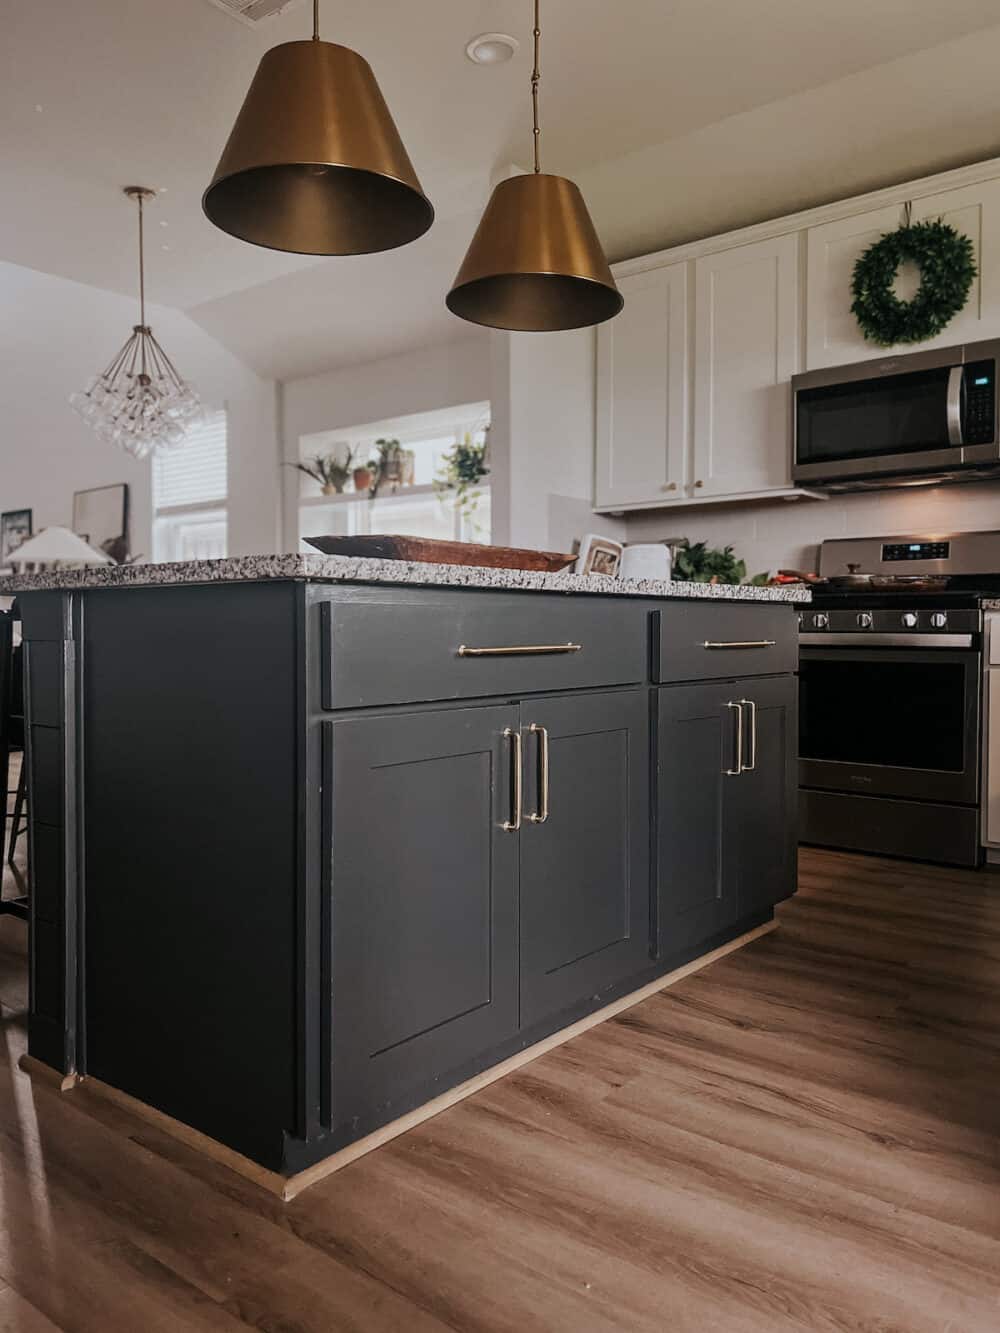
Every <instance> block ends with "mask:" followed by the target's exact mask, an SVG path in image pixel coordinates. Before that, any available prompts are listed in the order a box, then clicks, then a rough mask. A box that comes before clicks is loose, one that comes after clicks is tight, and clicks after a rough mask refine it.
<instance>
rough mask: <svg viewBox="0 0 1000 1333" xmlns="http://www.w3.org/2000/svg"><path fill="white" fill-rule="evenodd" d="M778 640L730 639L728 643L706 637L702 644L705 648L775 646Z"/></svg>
mask: <svg viewBox="0 0 1000 1333" xmlns="http://www.w3.org/2000/svg"><path fill="white" fill-rule="evenodd" d="M776 642H777V640H775V639H730V640H729V641H728V642H726V643H717V642H716V641H715V640H714V639H706V640H705V642H704V643H703V644H702V645H701V646H702V647H703V648H773V647H774V645H775V643H776Z"/></svg>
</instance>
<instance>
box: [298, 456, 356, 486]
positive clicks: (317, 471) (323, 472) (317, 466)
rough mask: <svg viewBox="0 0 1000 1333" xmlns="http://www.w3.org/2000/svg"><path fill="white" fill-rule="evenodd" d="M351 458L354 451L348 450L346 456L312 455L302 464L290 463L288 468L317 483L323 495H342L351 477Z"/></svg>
mask: <svg viewBox="0 0 1000 1333" xmlns="http://www.w3.org/2000/svg"><path fill="white" fill-rule="evenodd" d="M353 457H354V450H353V449H348V451H347V453H346V454H314V455H313V457H312V458H307V459H306V461H305V462H304V463H290V464H289V466H290V467H293V468H295V470H296V471H297V472H304V473H305V475H306V476H307V477H312V479H313V481H318V482H319V484H320V486H321V487H322V488H323V494H324V495H343V493H344V487H345V486H346V485H347V479H348V477H350V475H351V460H352V459H353Z"/></svg>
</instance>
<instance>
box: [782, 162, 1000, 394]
mask: <svg viewBox="0 0 1000 1333" xmlns="http://www.w3.org/2000/svg"><path fill="white" fill-rule="evenodd" d="M929 218H943V220H944V221H945V222H947V223H949V224H950V225H951V226H953V227H955V228H957V230H958V231H960V232H963V233H964V234H965V235H966V236H968V237H969V238H970V240H971V241H972V244H973V249H974V251H975V257H976V264H977V266H978V269H979V273H978V276H977V277H976V278H975V279H974V280H973V284H972V287H971V289H970V291H969V299H968V301H967V303H966V305H965V308H964V309H963V310H961V311H959V313H958V314H957V315H956V316H955V318H954V319H953V320H952V321H951V323H950V324H949V325H948V327H947V328H946V329H944V330H943V331H942V332H941V333H940V334H939V335H938V337H937V338H932V339H930V340H929V341H928V342H926V343H921V344H920V346H921V348H927V349H931V348H934V347H947V346H949V345H950V344H952V343H956V342H961V341H963V340H966V341H975V340H977V339H980V338H994V337H996V336H997V333H998V332H1000V228H998V226H997V222H998V218H1000V181H996V180H992V181H983V182H980V183H978V184H975V185H964V186H960V187H959V188H958V189H954V190H943V191H941V192H939V193H937V194H931V195H925V196H924V197H923V198H921V199H914V201H913V220H914V222H917V221H922V220H925V219H929ZM902 221H903V207H902V205H898V204H893V205H889V206H887V207H884V208H878V209H871V210H869V211H867V212H864V213H858V214H855V215H853V216H852V217H848V218H838V219H837V221H835V222H828V223H824V224H822V225H820V226H818V227H811V228H810V229H809V231H808V233H807V247H808V265H807V268H808V277H807V286H806V292H807V297H806V369H807V370H814V369H816V368H818V367H821V366H836V365H841V364H844V363H850V362H851V361H867V360H869V359H871V358H877V357H885V356H891V355H892V349H891V348H887V347H878V346H876V345H875V344H874V343H870V342H866V341H865V339H864V337H863V335H862V333H861V330H860V329H859V328H858V323H857V320H856V319H855V318H854V315H853V314H852V312H851V277H852V275H853V271H854V265H855V263H856V262H857V260H858V258H859V257H860V255H861V254H862V252H863V251H864V250H866V249H867V248H868V246H870V245H871V244H873V242H875V241H877V240H878V239H879V237H880V236H882V235H884V234H885V232H888V231H895V230H896V228H897V227H898V226H900V225H901V224H902ZM918 285H919V277H918V274H917V273H916V272H915V271H913V270H911V271H909V272H907V271H906V269H905V268H904V269H903V270H901V272H900V274H899V276H898V279H897V285H896V290H897V291H898V292H899V295H900V296H901V297H902V298H903V299H904V300H908V299H909V298H910V297H911V296H913V295H914V293H915V292H916V289H917V286H918ZM901 350H903V351H906V350H908V349H907V348H905V347H903V348H901Z"/></svg>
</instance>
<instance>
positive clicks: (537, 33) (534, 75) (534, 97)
mask: <svg viewBox="0 0 1000 1333" xmlns="http://www.w3.org/2000/svg"><path fill="white" fill-rule="evenodd" d="M538 9H539V0H535V27H534V31H533V34H532V35H533V36H534V39H535V66H534V69H532V71H531V113H532V123H533V129H532V134H533V136H534V144H535V175H536V176H537V175H538V173H539V172H540V171H541V169H542V167H541V162H540V159H539V152H538V140H539V138H540V137H541V133H542V132H541V130H540V129H539V128H538V84H539V81H540V79H541V77H542V76H541V72H540V70H539V68H538V52H539V47H540V45H541V36H542V30H541V28H540V27H539V23H538Z"/></svg>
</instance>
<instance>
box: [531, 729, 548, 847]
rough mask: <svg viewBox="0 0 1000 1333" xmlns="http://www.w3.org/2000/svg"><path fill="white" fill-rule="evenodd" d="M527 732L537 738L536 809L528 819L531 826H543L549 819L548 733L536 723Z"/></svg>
mask: <svg viewBox="0 0 1000 1333" xmlns="http://www.w3.org/2000/svg"><path fill="white" fill-rule="evenodd" d="M528 730H529V731H530V732H532V733H533V734H534V735H535V736H537V737H538V809H537V811H536V812H535V813H534V814H533V815H529V816H528V819H529V820H530V821H531V823H532V824H544V823H545V821H546V820H547V819H548V817H549V733H548V731H547V730H546V728H545V727H541V726H539V725H538V723H537V722H532V724H531V726H530V727H529V728H528Z"/></svg>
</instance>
